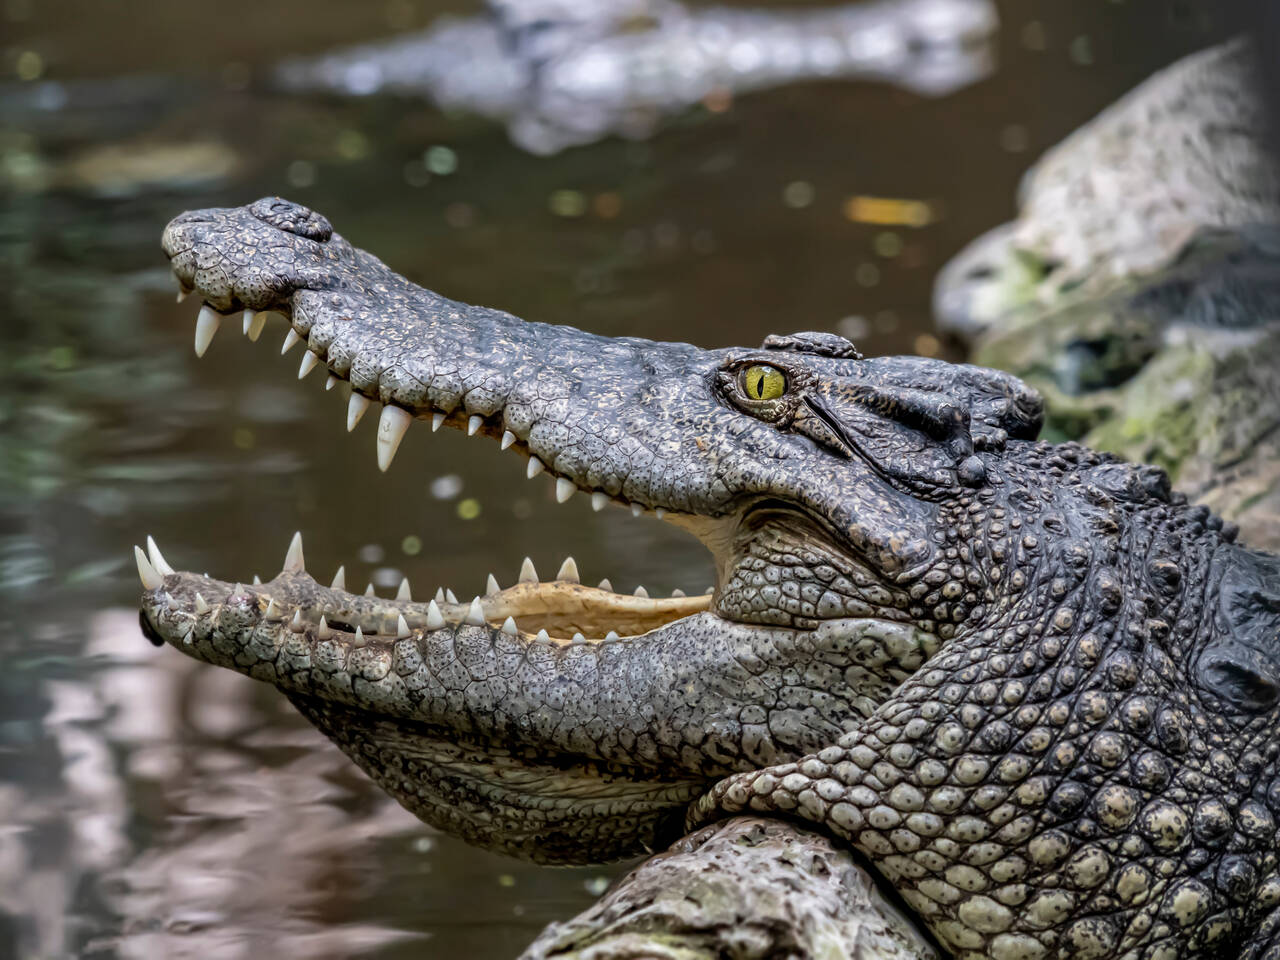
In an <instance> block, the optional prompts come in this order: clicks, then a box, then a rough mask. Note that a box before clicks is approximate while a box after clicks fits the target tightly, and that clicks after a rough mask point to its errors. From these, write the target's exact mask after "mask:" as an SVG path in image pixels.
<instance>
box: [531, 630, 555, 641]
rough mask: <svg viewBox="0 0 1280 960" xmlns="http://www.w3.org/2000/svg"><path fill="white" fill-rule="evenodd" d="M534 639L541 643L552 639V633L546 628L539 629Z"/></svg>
mask: <svg viewBox="0 0 1280 960" xmlns="http://www.w3.org/2000/svg"><path fill="white" fill-rule="evenodd" d="M534 639H535V640H537V641H538V642H539V643H546V642H547V641H548V640H550V639H551V634H549V633H547V631H546V630H545V629H543V630H539V631H538V635H537V636H536V637H534Z"/></svg>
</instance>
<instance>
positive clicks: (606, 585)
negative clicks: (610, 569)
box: [596, 577, 613, 593]
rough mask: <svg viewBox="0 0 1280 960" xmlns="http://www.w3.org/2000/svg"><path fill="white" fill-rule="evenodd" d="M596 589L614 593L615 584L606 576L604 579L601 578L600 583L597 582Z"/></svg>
mask: <svg viewBox="0 0 1280 960" xmlns="http://www.w3.org/2000/svg"><path fill="white" fill-rule="evenodd" d="M596 589H597V590H608V591H609V592H610V593H613V584H612V583H611V582H610V581H609V578H608V577H605V578H604V579H603V580H601V581H600V582H599V583H597V584H596Z"/></svg>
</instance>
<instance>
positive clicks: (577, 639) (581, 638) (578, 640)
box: [573, 633, 587, 643]
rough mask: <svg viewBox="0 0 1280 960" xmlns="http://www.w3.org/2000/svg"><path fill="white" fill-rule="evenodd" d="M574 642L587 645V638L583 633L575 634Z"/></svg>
mask: <svg viewBox="0 0 1280 960" xmlns="http://www.w3.org/2000/svg"><path fill="white" fill-rule="evenodd" d="M573 642H574V643H586V642H587V638H586V637H584V636H583V635H582V634H581V633H575V634H574V635H573Z"/></svg>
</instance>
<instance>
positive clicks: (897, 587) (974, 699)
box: [135, 198, 1280, 960]
mask: <svg viewBox="0 0 1280 960" xmlns="http://www.w3.org/2000/svg"><path fill="white" fill-rule="evenodd" d="M163 247H164V250H165V253H166V254H167V255H168V256H169V259H170V265H171V267H172V269H173V271H174V273H175V275H176V277H177V279H178V283H179V285H180V291H181V292H180V296H181V295H182V294H191V295H194V296H197V297H198V298H199V299H200V300H201V302H202V306H201V308H200V311H199V316H198V318H197V321H196V333H195V349H196V353H197V354H203V353H204V352H205V350H206V349H207V348H208V347H209V344H210V342H211V340H212V338H213V336H214V334H215V333H216V331H217V330H218V329H219V327H220V326H221V325H222V324H223V323H227V322H228V318H229V317H231V318H232V320H231V321H230V322H235V318H234V315H236V314H239V313H240V312H241V311H243V314H242V318H241V322H242V324H243V329H244V330H245V331H246V333H248V334H249V335H250V336H251V337H253V338H254V339H256V338H257V336H258V335H260V334H261V332H262V329H263V326H264V324H265V323H266V321H267V316H266V314H267V313H268V312H274V313H279V314H282V315H284V316H285V317H286V318H287V321H288V332H287V334H286V340H285V348H286V349H287V348H289V347H291V346H294V345H295V344H297V343H305V345H306V351H305V353H304V354H303V359H302V362H301V366H300V369H299V375H300V376H305V375H306V374H307V373H308V372H309V371H310V370H312V369H314V368H316V367H319V366H323V367H324V368H325V369H326V370H327V371H328V373H329V376H330V377H331V378H333V380H334V381H337V382H341V381H345V382H347V383H348V384H349V385H350V389H351V391H352V392H351V398H350V401H349V407H348V410H349V415H350V418H351V419H353V420H354V419H358V418H359V417H360V416H361V415H362V413H363V412H364V411H365V410H366V409H367V408H369V407H370V406H371V405H372V403H373V402H374V401H378V402H379V403H380V404H381V415H380V419H379V424H378V431H377V456H378V466H379V468H381V469H383V470H385V469H388V468H389V467H390V466H391V463H392V459H393V457H394V455H395V452H396V450H397V449H398V446H399V445H400V443H401V441H402V439H403V437H404V435H405V432H406V430H407V428H408V427H409V426H410V425H411V424H412V423H414V422H415V421H418V420H421V421H424V422H425V423H430V425H431V426H432V428H433V429H435V428H438V427H440V426H441V425H448V426H451V427H455V428H458V429H462V430H465V431H466V432H467V433H468V434H470V435H473V436H484V437H489V438H492V439H493V440H496V441H498V442H499V444H500V446H501V447H502V448H503V449H505V450H509V451H510V452H512V453H514V454H518V455H521V456H524V457H525V458H527V463H528V474H529V476H531V477H533V476H537V475H538V474H542V473H545V474H547V475H548V476H549V477H550V478H551V479H552V482H553V483H554V486H555V492H556V498H557V499H558V500H560V501H562V502H563V501H565V500H567V499H569V498H570V497H572V496H574V495H575V494H579V493H581V494H584V495H586V496H588V497H589V498H590V500H591V505H592V506H593V507H595V508H596V509H606V508H610V507H612V506H615V505H616V506H618V507H621V508H622V509H625V510H629V511H631V512H632V513H634V514H636V515H651V516H657V517H659V518H661V519H663V520H665V521H666V522H668V523H672V524H674V525H676V526H677V527H679V528H681V529H683V530H686V531H688V532H690V533H691V534H693V535H694V536H695V537H696V538H697V539H698V540H700V541H701V542H702V543H703V544H704V545H705V546H706V547H707V548H708V550H709V551H710V553H711V555H712V558H713V560H714V564H715V569H716V583H715V587H714V589H713V591H712V592H711V593H709V594H706V595H701V596H692V597H685V596H674V597H671V598H664V599H656V598H650V597H647V596H623V595H620V594H617V593H614V592H613V591H612V590H611V588H610V587H609V585H608V584H601V586H600V587H598V588H592V587H588V586H586V585H583V584H582V583H580V582H579V580H580V577H579V576H578V571H577V569H576V565H574V564H573V563H572V562H566V564H565V567H564V568H562V569H561V570H560V572H559V573H558V574H557V576H556V577H555V578H554V579H553V580H552V581H548V582H544V581H541V580H540V579H539V578H538V576H537V574H536V572H535V571H534V570H533V568H532V565H531V564H526V565H525V567H524V569H523V570H522V574H521V577H520V580H519V582H517V583H515V584H514V585H512V586H510V587H507V588H505V589H504V588H501V587H500V586H499V585H498V583H497V582H496V581H494V580H491V582H490V583H489V585H488V588H487V589H486V591H485V593H484V594H483V595H478V596H476V597H475V598H474V599H472V600H471V601H470V602H469V603H468V602H454V598H453V597H452V596H451V595H448V594H438V595H437V596H436V597H435V598H433V599H430V600H428V601H427V602H425V603H424V602H422V601H421V599H416V600H415V599H414V598H413V597H412V590H411V587H410V586H409V585H408V583H407V582H406V583H404V584H402V586H401V590H400V592H399V593H398V595H397V596H396V597H394V598H383V597H379V596H373V595H370V594H368V593H366V595H357V594H355V593H352V592H349V591H347V590H346V589H345V583H344V578H343V576H342V574H341V573H340V574H339V576H338V577H336V578H335V580H334V582H333V583H331V584H330V585H329V586H323V585H322V584H321V583H319V582H317V581H316V580H315V579H313V578H312V577H311V575H310V574H309V573H308V572H307V570H306V565H305V562H304V557H303V548H302V541H301V537H300V536H297V537H295V538H294V541H293V542H292V543H291V544H290V546H289V549H288V551H287V553H286V556H285V561H284V564H283V569H282V570H281V572H280V573H279V574H278V575H277V576H276V577H274V578H273V579H271V580H270V581H268V582H265V583H253V584H251V585H246V584H244V583H229V582H225V581H221V580H218V579H215V578H212V577H210V576H208V575H198V574H195V573H190V572H178V571H175V570H174V568H173V567H172V566H171V565H170V564H169V563H168V562H167V561H166V559H165V558H164V556H163V555H162V554H161V552H160V550H159V548H158V547H157V546H156V545H155V544H154V542H152V541H149V542H148V545H147V549H146V550H143V549H141V548H135V557H136V561H137V565H138V570H139V574H140V576H141V578H142V583H143V594H142V599H141V611H140V621H141V626H142V630H143V632H144V634H145V635H146V636H147V637H148V638H149V639H151V640H152V642H154V643H156V644H157V645H161V644H165V643H167V644H169V645H170V646H173V647H174V648H176V649H177V650H180V651H182V652H183V653H186V654H187V655H189V656H192V657H195V658H197V659H199V660H202V661H205V662H207V663H211V664H216V665H220V666H224V667H228V668H230V669H233V670H236V671H239V672H241V673H244V674H247V675H249V676H251V677H255V678H257V679H260V680H263V681H265V682H268V683H271V684H273V685H274V686H275V687H276V688H277V689H279V690H280V691H281V692H283V693H284V694H285V696H286V697H288V699H289V700H290V701H291V702H292V703H293V704H294V705H295V706H296V707H297V708H298V710H299V711H300V712H301V713H302V714H303V715H304V716H306V717H307V718H308V719H309V720H310V721H311V722H313V723H314V724H315V725H316V726H317V727H319V728H320V729H321V730H322V731H323V732H324V733H325V734H326V735H328V736H329V737H330V738H332V739H333V740H334V741H335V742H336V743H337V744H338V746H339V747H340V748H341V749H343V750H344V751H345V752H346V753H347V754H348V755H349V756H350V757H351V758H352V759H353V760H354V761H355V762H356V763H357V764H358V765H359V766H360V767H361V768H362V769H364V770H365V771H366V772H367V773H368V774H369V775H370V776H371V777H372V778H373V779H374V780H375V781H376V782H377V783H379V784H380V785H381V786H382V787H383V788H384V789H386V790H387V791H388V792H389V793H391V794H392V795H393V796H394V797H395V798H396V799H398V800H399V801H400V802H401V803H402V804H403V805H404V806H406V807H407V808H408V809H409V810H411V811H412V812H413V813H415V814H416V815H418V816H419V817H421V818H422V819H424V820H426V821H427V822H429V823H432V824H434V825H436V826H438V827H440V828H442V829H445V830H447V831H450V832H452V833H455V834H457V835H460V836H462V837H464V838H465V839H467V840H469V841H471V842H473V843H477V844H480V845H483V846H486V847H489V848H491V849H495V850H499V851H503V852H506V853H510V854H514V855H518V856H523V857H528V858H532V859H535V860H539V861H543V862H550V863H570V862H581V861H588V860H590V861H603V860H608V859H614V858H619V857H626V856H629V855H634V854H637V853H639V852H641V851H643V850H646V849H652V848H657V847H660V846H662V845H664V844H665V843H667V842H670V841H671V840H673V839H675V838H676V837H677V836H678V835H679V834H680V832H681V831H682V829H685V828H688V827H692V826H696V825H698V824H701V823H705V822H708V821H711V820H715V819H717V818H722V817H730V816H733V815H735V814H738V813H740V812H756V813H763V814H767V815H773V816H778V817H782V818H791V819H796V820H801V821H805V822H808V823H812V824H816V825H818V826H819V827H820V828H822V829H824V830H825V831H828V832H829V834H830V835H832V836H834V837H836V838H837V839H838V840H839V841H840V842H841V843H845V844H847V845H848V846H849V847H850V848H852V849H853V850H855V851H857V852H858V853H860V854H861V855H862V856H863V857H865V858H866V860H867V861H868V862H869V864H870V865H871V866H872V867H873V868H874V870H875V871H876V872H877V873H878V875H879V876H880V877H881V878H882V879H884V880H885V881H887V883H888V884H890V885H891V886H892V888H893V889H894V890H896V891H897V893H898V894H899V895H900V896H901V898H902V901H903V902H904V903H905V904H906V906H907V907H908V908H909V909H910V911H911V912H912V914H913V916H914V917H915V919H917V920H918V921H919V922H920V923H921V924H923V925H924V926H925V927H926V928H927V929H928V930H930V931H931V933H932V934H933V935H934V936H935V937H936V938H937V940H938V941H939V942H940V943H941V944H942V945H943V946H944V947H945V948H946V949H947V950H949V951H950V952H951V953H952V954H954V955H955V956H957V957H962V958H978V957H993V958H996V960H1022V958H1026V960H1034V958H1038V957H1046V956H1062V957H1066V956H1073V957H1126V958H1128V957H1133V958H1139V957H1141V958H1167V960H1175V958H1184V957H1199V956H1205V957H1207V956H1221V955H1226V954H1227V953H1229V952H1230V951H1238V952H1239V953H1240V954H1241V955H1242V956H1244V957H1246V958H1261V957H1267V958H1273V957H1277V956H1280V909H1278V908H1280V855H1278V852H1280V846H1278V844H1277V827H1276V818H1277V816H1280V737H1278V736H1277V733H1278V732H1280V647H1278V646H1277V634H1278V633H1280V558H1278V557H1276V556H1274V555H1270V554H1266V553H1262V552H1258V551H1254V550H1250V549H1248V548H1247V547H1245V546H1244V545H1242V544H1241V543H1239V542H1238V536H1237V534H1238V530H1237V529H1236V528H1235V527H1234V526H1233V525H1232V524H1230V523H1227V522H1224V521H1223V520H1221V519H1220V518H1219V517H1217V516H1215V515H1213V514H1212V513H1211V512H1210V511H1209V510H1208V509H1207V508H1205V507H1202V506H1194V505H1191V504H1190V503H1188V501H1187V499H1186V497H1185V496H1183V495H1181V494H1179V493H1176V492H1173V491H1172V490H1171V489H1170V485H1169V483H1168V479H1167V475H1166V474H1165V473H1164V472H1163V471H1162V470H1161V469H1159V468H1156V467H1151V466H1142V465H1134V464H1130V463H1127V462H1125V461H1123V460H1120V459H1118V458H1116V457H1114V456H1113V455H1110V454H1105V453H1098V452H1095V451H1093V450H1090V449H1089V448H1087V447H1084V446H1081V445H1078V444H1075V443H1060V444H1054V443H1049V442H1047V441H1044V440H1041V439H1038V436H1037V435H1038V431H1039V429H1040V426H1041V423H1042V420H1043V409H1042V402H1041V399H1040V397H1039V395H1038V394H1037V393H1036V392H1035V391H1034V390H1032V389H1030V388H1029V387H1027V386H1025V385H1024V384H1023V383H1022V382H1021V381H1019V380H1018V379H1017V378H1015V377H1013V376H1011V375H1009V374H1005V373H1001V372H998V371H992V370H987V369H984V368H981V367H977V366H971V365H955V364H950V363H947V362H944V361H940V360H935V359H927V358H921V357H874V358H864V357H863V356H862V355H861V354H860V353H859V352H858V350H857V349H856V347H855V346H854V345H853V344H852V343H850V342H849V341H847V340H845V339H844V338H842V337H838V336H835V335H832V334H827V333H812V332H810V333H797V334H792V335H776V336H770V337H768V338H767V339H766V340H765V342H764V344H763V345H762V347H761V348H760V349H750V348H727V349H715V350H707V349H700V348H698V347H696V346H693V345H690V344H684V343H658V342H652V341H647V340H643V339H638V338H616V339H615V338H607V337H600V336H596V335H592V334H589V333H585V332H582V331H579V330H576V329H573V328H571V327H568V326H560V325H549V324H542V323H532V322H526V321H523V320H521V319H518V318H516V317H515V316H513V315H511V314H509V313H506V312H503V311H500V310H494V309H487V308H481V307H476V306H470V305H466V304H462V303H457V302H453V301H451V300H448V299H446V298H444V297H442V296H440V295H438V294H436V293H433V292H431V291H429V290H426V289H423V288H421V287H418V286H416V285H414V284H412V283H411V282H409V281H408V280H406V279H405V278H403V277H401V276H399V275H397V274H395V273H394V272H392V271H391V269H390V268H388V267H387V266H386V265H384V264H383V263H382V262H381V261H379V260H378V259H377V258H376V257H374V256H373V255H371V254H369V253H367V252H365V251H363V250H360V249H357V248H355V247H354V246H352V245H351V244H350V243H348V242H347V241H346V240H344V239H343V238H342V237H341V236H340V235H339V234H337V233H335V232H334V231H333V228H332V226H331V225H330V223H329V222H328V221H327V220H326V219H325V218H324V217H323V216H321V215H320V214H318V213H316V212H314V211H311V210H309V209H307V208H305V207H302V206H299V205H296V204H293V203H289V202H288V201H285V200H282V199H279V198H266V199H263V200H259V201H257V202H256V203H254V204H252V205H249V206H246V207H237V208H219V209H209V210H201V211H195V212H192V213H187V214H183V215H181V216H179V217H178V218H176V219H175V220H173V221H172V222H171V223H170V224H169V225H168V227H167V228H166V230H165V232H164V238H163Z"/></svg>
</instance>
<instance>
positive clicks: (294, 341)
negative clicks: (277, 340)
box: [280, 327, 302, 357]
mask: <svg viewBox="0 0 1280 960" xmlns="http://www.w3.org/2000/svg"><path fill="white" fill-rule="evenodd" d="M301 342H302V338H301V337H300V336H298V331H297V330H295V329H293V327H290V328H289V332H288V333H286V334H285V335H284V343H283V344H282V345H281V347H280V356H282V357H283V356H284V355H285V354H286V353H288V352H289V351H290V350H292V349H293V348H294V347H296V346H297V345H298V344H300V343H301Z"/></svg>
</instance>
